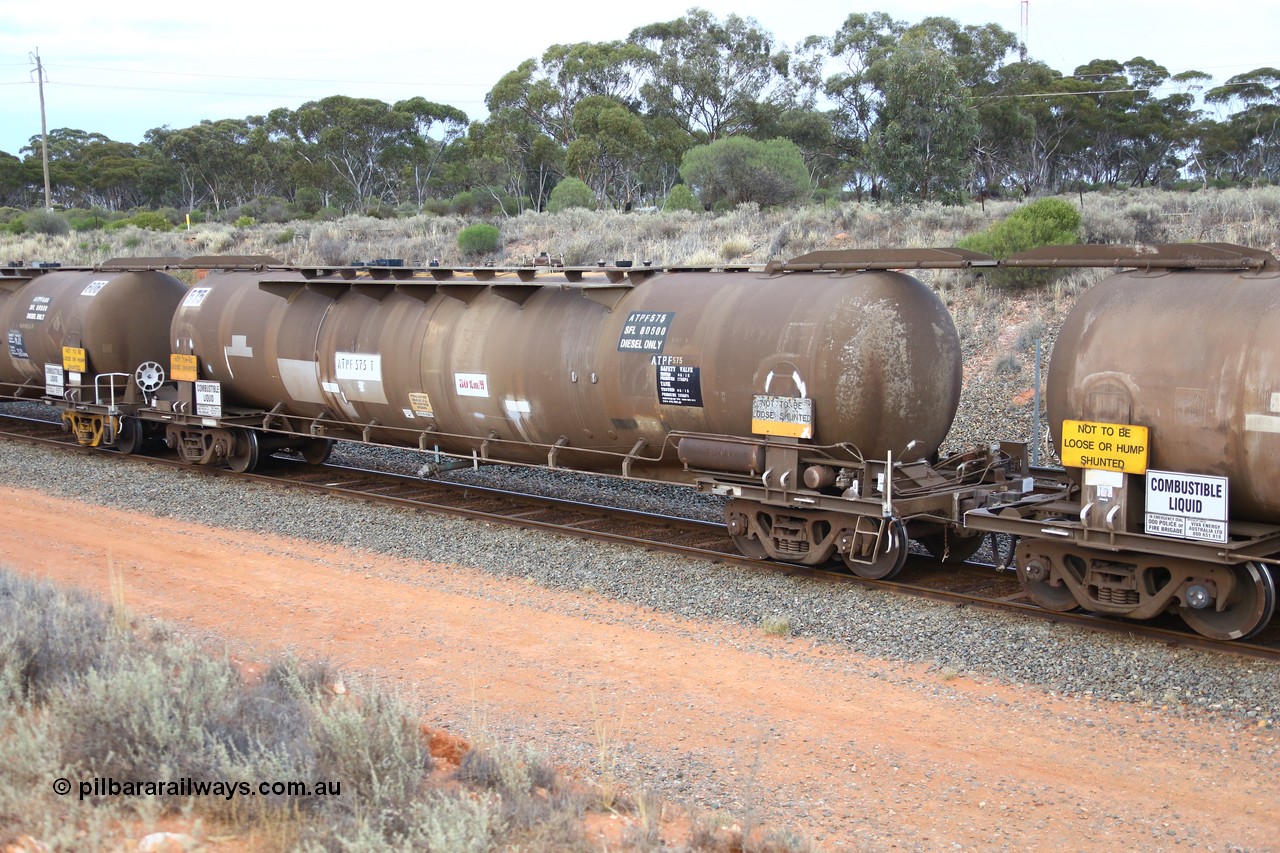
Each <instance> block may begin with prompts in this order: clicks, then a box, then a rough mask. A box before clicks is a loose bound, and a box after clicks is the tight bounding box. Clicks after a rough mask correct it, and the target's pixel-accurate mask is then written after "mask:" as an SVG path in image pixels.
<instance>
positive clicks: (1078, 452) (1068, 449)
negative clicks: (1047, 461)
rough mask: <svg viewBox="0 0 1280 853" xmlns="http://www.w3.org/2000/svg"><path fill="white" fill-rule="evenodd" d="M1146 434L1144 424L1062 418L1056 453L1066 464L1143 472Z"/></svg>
mask: <svg viewBox="0 0 1280 853" xmlns="http://www.w3.org/2000/svg"><path fill="white" fill-rule="evenodd" d="M1149 437H1150V436H1149V433H1148V431H1147V428H1146V427H1144V426H1134V425H1133V424H1104V423H1094V422H1092V421H1063V422H1062V446H1061V447H1059V448H1058V454H1059V455H1060V456H1061V457H1062V464H1063V465H1065V466H1066V467H1068V468H1095V469H1098V470H1102V471H1119V472H1120V473H1122V474H1145V473H1147V452H1148V450H1149V449H1150V446H1151V442H1150V440H1149Z"/></svg>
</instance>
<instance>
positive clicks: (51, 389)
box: [44, 364, 66, 397]
mask: <svg viewBox="0 0 1280 853" xmlns="http://www.w3.org/2000/svg"><path fill="white" fill-rule="evenodd" d="M65 390H66V380H65V379H64V376H63V373H62V365H61V364H46V365H45V366H44V393H45V395H46V396H49V397H61V396H62V394H63V392H64V391H65Z"/></svg>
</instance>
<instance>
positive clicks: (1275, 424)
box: [1244, 415, 1280, 432]
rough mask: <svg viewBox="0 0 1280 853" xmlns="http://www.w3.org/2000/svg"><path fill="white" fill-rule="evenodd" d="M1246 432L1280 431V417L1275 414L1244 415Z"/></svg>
mask: <svg viewBox="0 0 1280 853" xmlns="http://www.w3.org/2000/svg"><path fill="white" fill-rule="evenodd" d="M1244 428H1245V431H1246V432H1280V417H1276V416H1275V415H1245V416H1244Z"/></svg>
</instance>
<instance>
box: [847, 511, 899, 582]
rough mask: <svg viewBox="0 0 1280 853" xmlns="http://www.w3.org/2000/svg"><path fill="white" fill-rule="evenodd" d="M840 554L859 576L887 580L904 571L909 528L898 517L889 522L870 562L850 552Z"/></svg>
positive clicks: (851, 569)
mask: <svg viewBox="0 0 1280 853" xmlns="http://www.w3.org/2000/svg"><path fill="white" fill-rule="evenodd" d="M840 556H841V559H843V560H844V564H845V565H846V566H847V567H848V568H849V571H851V572H853V573H854V574H855V575H857V576H858V577H860V578H866V579H867V580H873V581H879V580H887V579H889V578H891V577H893V576H894V575H896V574H897V573H898V572H900V571H902V567H903V566H904V565H906V563H907V529H906V527H904V526H903V524H902V522H901V521H899V520H897V519H894V520H893V521H891V522H889V525H888V527H887V528H886V530H885V532H884V535H883V536H882V537H881V538H880V547H879V549H878V550H877V553H876V555H875V557H874V559H872V561H871V562H870V563H859V562H857V561H856V560H854V559H852V558H850V557H849V555H848V554H841V555H840Z"/></svg>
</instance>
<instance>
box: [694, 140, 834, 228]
mask: <svg viewBox="0 0 1280 853" xmlns="http://www.w3.org/2000/svg"><path fill="white" fill-rule="evenodd" d="M680 177H681V178H683V179H684V182H685V183H686V184H689V185H690V186H691V187H693V188H694V189H696V190H697V191H698V194H699V195H700V196H701V197H702V201H703V202H704V203H706V204H709V205H711V206H712V208H713V209H721V208H722V209H725V210H730V209H732V208H734V207H736V206H737V205H739V204H742V203H744V202H754V203H756V204H758V205H760V206H761V207H773V206H776V205H783V204H794V203H795V202H798V201H801V200H802V199H804V198H805V197H807V196H808V195H809V190H810V185H809V170H808V169H807V168H806V167H805V165H804V155H803V154H801V152H800V148H799V147H798V146H797V145H796V144H795V143H794V142H792V141H791V140H789V139H771V140H769V141H768V142H760V141H758V140H755V139H750V138H748V137H745V136H730V137H727V138H725V139H717V140H716V141H715V142H712V143H711V144H710V145H697V146H694V147H693V148H690V149H689V150H688V151H686V152H685V154H684V159H683V160H682V161H681V162H680Z"/></svg>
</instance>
